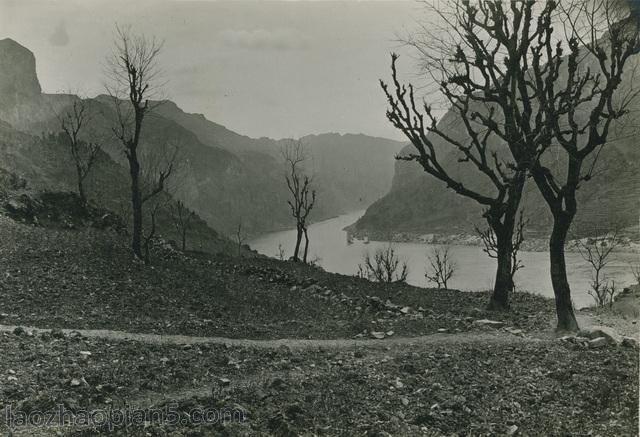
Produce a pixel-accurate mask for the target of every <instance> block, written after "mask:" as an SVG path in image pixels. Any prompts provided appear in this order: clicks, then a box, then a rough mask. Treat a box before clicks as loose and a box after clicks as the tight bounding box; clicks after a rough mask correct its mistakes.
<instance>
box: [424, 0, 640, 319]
mask: <svg viewBox="0 0 640 437" xmlns="http://www.w3.org/2000/svg"><path fill="white" fill-rule="evenodd" d="M443 3H447V4H448V5H449V6H450V7H449V8H448V10H447V12H446V13H445V12H441V13H440V17H441V18H442V21H443V22H444V23H446V24H445V27H446V28H447V30H448V31H449V32H450V33H449V35H453V37H452V38H449V39H447V38H440V39H437V41H439V42H441V43H442V45H443V46H445V47H449V46H452V45H453V46H454V47H455V51H453V52H450V53H449V56H446V57H442V56H433V55H432V53H431V52H426V55H425V58H426V62H425V64H426V68H427V69H428V70H429V71H435V72H440V73H441V72H442V71H445V72H447V71H451V70H450V69H448V68H447V67H449V66H450V64H451V63H453V64H454V65H455V68H454V71H455V73H452V74H448V75H445V79H447V78H448V80H445V81H444V84H445V86H444V87H443V88H445V90H444V92H445V95H450V96H453V97H454V102H452V104H453V105H455V104H456V102H458V101H461V102H462V103H463V107H464V102H466V101H467V100H472V101H474V102H475V103H476V104H477V105H482V106H483V107H484V108H483V110H475V111H473V112H472V118H473V119H474V120H477V122H478V123H480V124H482V125H483V126H484V127H485V128H486V129H487V135H489V133H490V134H492V135H494V136H496V137H498V138H500V139H502V140H503V142H504V143H505V145H506V146H507V149H508V150H509V152H510V155H511V158H512V159H513V161H514V162H513V163H511V165H509V167H514V168H516V169H517V170H518V171H526V172H527V173H528V174H529V175H531V176H532V178H533V180H534V182H535V184H536V186H537V187H538V189H539V191H540V192H541V193H542V196H543V198H544V199H545V201H546V203H547V204H548V206H549V209H550V211H551V214H552V216H553V229H552V232H551V237H550V240H549V251H550V264H551V269H550V270H551V281H552V284H553V289H554V294H555V297H556V312H557V316H558V325H557V326H558V330H568V331H574V330H577V329H578V324H577V322H576V319H575V314H574V311H573V305H572V302H571V290H570V287H569V283H568V281H567V271H566V262H565V257H564V246H565V242H566V237H567V233H568V231H569V229H570V226H571V223H572V222H573V218H574V217H575V214H576V212H577V200H576V192H577V190H578V188H579V187H580V186H582V184H583V183H586V182H587V181H588V180H590V179H591V178H592V176H593V175H594V168H595V166H596V163H597V159H598V156H599V155H600V151H601V150H602V148H603V146H604V145H605V144H606V142H607V139H608V137H609V133H610V128H611V126H612V122H613V121H614V120H617V119H619V118H621V117H622V116H623V115H625V113H626V112H627V108H628V106H629V104H630V103H631V102H632V101H633V100H634V99H635V98H636V97H637V94H638V90H634V89H629V90H626V91H625V93H624V95H623V94H621V93H620V91H619V90H618V88H619V85H620V83H621V80H622V75H623V72H624V71H625V69H626V66H627V61H628V60H629V58H630V57H631V56H632V55H633V54H634V53H637V51H638V48H639V44H638V26H637V20H635V19H634V18H633V17H632V16H628V17H626V18H625V17H624V16H623V14H622V13H621V12H620V11H621V8H618V7H617V5H614V2H612V1H611V0H592V1H587V2H583V1H580V2H578V1H575V2H572V1H570V0H566V1H555V0H544V1H543V2H535V1H532V0H526V1H519V2H516V1H513V2H509V3H506V2H502V1H498V0H477V1H475V2H469V1H463V0H450V1H449V2H446V1H443V2H439V6H440V7H441V9H442V7H443ZM456 40H457V41H456ZM420 47H421V46H420ZM438 83H440V81H439V82H438ZM449 84H452V85H454V86H455V88H454V89H455V90H457V92H456V93H453V92H449V91H448V89H451V88H449V87H448V86H446V85H449ZM614 97H615V98H614ZM457 104H458V105H459V104H460V103H457ZM470 135H471V136H472V137H473V135H472V134H471V133H470ZM550 151H553V152H554V155H555V156H554V158H555V159H551V158H550V157H548V154H549V152H550ZM427 158H428V156H427ZM423 159H424V158H423ZM547 163H553V165H549V164H547ZM563 166H564V168H562V167H563ZM555 167H559V169H556V168H555ZM554 170H558V171H555V172H554Z"/></svg>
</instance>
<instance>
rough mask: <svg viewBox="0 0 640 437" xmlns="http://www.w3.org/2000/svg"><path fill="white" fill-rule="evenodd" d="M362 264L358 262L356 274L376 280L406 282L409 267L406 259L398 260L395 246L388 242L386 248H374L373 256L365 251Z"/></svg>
mask: <svg viewBox="0 0 640 437" xmlns="http://www.w3.org/2000/svg"><path fill="white" fill-rule="evenodd" d="M362 260H363V264H358V272H357V273H356V276H358V277H360V278H365V279H368V280H370V281H377V282H406V280H407V276H408V275H409V268H408V267H407V263H406V261H402V262H401V261H400V257H399V256H398V254H397V253H396V250H395V248H394V247H393V246H392V245H391V244H389V246H387V247H386V248H384V249H382V248H380V249H376V251H375V253H374V255H373V258H372V257H371V255H370V254H369V252H367V253H365V254H364V256H363V258H362Z"/></svg>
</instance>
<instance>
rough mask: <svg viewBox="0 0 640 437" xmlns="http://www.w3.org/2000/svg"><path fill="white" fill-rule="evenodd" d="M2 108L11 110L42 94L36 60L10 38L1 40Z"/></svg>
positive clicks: (0, 82) (0, 101)
mask: <svg viewBox="0 0 640 437" xmlns="http://www.w3.org/2000/svg"><path fill="white" fill-rule="evenodd" d="M0 64H1V65H2V66H3V72H2V75H0V96H1V97H0V106H2V107H4V108H11V107H13V105H16V104H19V103H22V102H23V101H25V100H27V99H30V98H32V97H35V96H38V95H39V94H40V92H41V88H40V83H39V82H38V76H37V74H36V59H35V57H34V56H33V53H32V52H31V51H30V50H29V49H27V48H26V47H24V46H22V45H20V44H18V43H17V42H15V41H14V40H12V39H10V38H5V39H3V40H0Z"/></svg>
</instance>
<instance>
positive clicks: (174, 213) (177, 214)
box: [170, 200, 196, 252]
mask: <svg viewBox="0 0 640 437" xmlns="http://www.w3.org/2000/svg"><path fill="white" fill-rule="evenodd" d="M170 211H171V218H172V220H173V226H174V227H175V229H176V232H178V235H179V236H180V242H181V247H182V251H183V252H184V251H185V250H186V249H187V233H188V232H189V231H190V230H191V226H192V225H193V220H194V219H195V218H196V213H195V212H193V211H191V210H190V209H189V208H187V206H186V205H185V204H184V202H182V201H181V200H177V201H176V202H174V203H173V204H172V205H171V207H170Z"/></svg>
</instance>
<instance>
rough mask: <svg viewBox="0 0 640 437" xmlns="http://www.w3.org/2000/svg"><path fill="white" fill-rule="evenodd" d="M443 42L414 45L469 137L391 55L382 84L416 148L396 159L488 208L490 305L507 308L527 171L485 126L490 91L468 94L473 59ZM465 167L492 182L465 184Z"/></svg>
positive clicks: (391, 113)
mask: <svg viewBox="0 0 640 437" xmlns="http://www.w3.org/2000/svg"><path fill="white" fill-rule="evenodd" d="M449 32H450V33H453V32H457V31H456V30H449ZM440 41H441V40H438V39H437V38H435V37H434V39H429V38H427V39H425V40H423V41H421V42H417V41H413V42H411V44H412V45H414V46H415V47H416V48H418V49H419V50H420V52H421V54H423V55H424V56H425V57H426V61H427V62H429V63H432V64H433V65H431V68H432V69H431V70H430V71H431V72H432V74H434V75H435V72H434V69H437V71H438V77H437V79H436V80H437V83H439V84H440V90H439V91H440V93H441V94H442V95H443V96H444V98H445V100H446V102H447V104H448V105H449V106H450V108H451V110H452V111H453V113H455V116H456V120H455V121H456V122H457V123H458V124H459V129H461V130H463V131H464V133H465V135H464V136H462V137H461V136H460V135H457V134H453V135H452V134H451V133H450V129H449V126H448V125H443V123H440V120H439V119H438V118H437V117H436V115H435V112H434V110H433V109H432V107H431V106H430V105H428V104H427V103H426V102H418V100H417V98H416V96H415V90H414V87H413V85H411V84H409V85H404V84H402V83H401V82H400V80H399V79H398V73H397V68H396V64H397V60H398V56H397V55H395V54H393V55H392V62H391V71H392V80H393V86H392V88H390V87H389V86H388V85H387V84H386V83H385V82H383V81H381V82H380V83H381V86H382V89H383V90H384V92H385V94H386V96H387V100H388V102H389V109H388V110H387V118H388V119H389V121H391V123H392V124H393V125H394V126H395V127H396V128H398V129H399V130H400V131H402V132H403V133H404V135H405V136H406V137H407V138H408V139H409V140H410V141H411V144H412V145H413V147H414V148H415V150H416V152H417V153H410V154H408V155H403V156H397V157H396V158H397V159H400V160H405V161H415V162H418V163H419V164H420V165H421V166H422V168H423V169H424V171H425V172H427V173H428V174H430V175H431V176H433V177H435V178H437V179H438V180H440V181H442V182H443V183H444V184H445V185H446V186H447V187H448V188H449V189H451V190H453V191H454V192H455V193H457V194H459V195H461V196H464V197H467V198H469V199H472V200H474V201H475V202H477V203H479V204H480V205H482V206H483V207H484V214H483V215H484V217H485V219H486V221H487V223H488V225H489V227H490V228H491V231H492V232H493V234H494V235H495V240H496V259H497V271H496V281H495V285H494V289H493V294H492V296H491V300H490V302H489V308H490V309H496V310H505V309H508V308H509V293H510V292H511V291H512V289H513V281H512V280H511V271H512V269H513V267H512V264H511V263H512V257H511V254H512V253H513V246H512V244H513V232H514V227H515V223H516V214H517V211H518V207H519V205H520V201H521V198H522V191H523V187H524V183H525V176H526V173H525V172H524V171H523V170H521V169H519V168H518V167H517V166H515V165H514V163H513V161H512V160H508V159H506V158H504V157H501V156H500V155H499V153H498V149H497V147H496V146H497V145H499V144H500V142H501V141H502V140H503V138H502V137H500V135H497V134H496V133H495V132H494V131H493V130H491V129H490V128H488V127H487V126H486V125H487V124H494V123H496V119H497V117H498V114H497V113H498V112H499V111H497V110H496V109H495V107H491V109H488V110H487V112H488V113H489V115H488V116H487V117H485V118H484V119H483V118H481V117H479V116H478V113H479V111H481V110H483V109H486V108H487V107H486V104H487V102H488V101H489V100H490V98H489V96H488V94H489V90H488V89H487V90H483V89H479V90H477V91H474V92H469V90H468V89H467V88H465V87H464V86H463V83H462V79H461V75H462V74H466V73H461V72H460V69H461V68H464V67H467V68H471V67H470V66H469V65H468V64H472V63H473V60H472V59H468V58H465V57H461V56H460V51H459V46H456V45H453V44H439V43H437V42H440ZM434 42H436V43H434ZM460 64H462V67H461V65H460ZM501 65H503V64H501ZM504 70H505V72H504V74H508V64H504ZM434 78H435V76H434ZM450 152H453V153H455V154H456V155H457V156H458V162H457V163H456V164H449V165H447V164H446V161H447V159H448V155H449V154H450ZM461 165H464V167H465V169H467V171H474V172H477V173H478V174H479V175H481V176H482V178H483V180H485V181H486V182H487V183H488V186H486V187H484V188H482V187H473V186H471V185H469V184H466V183H464V182H463V175H461V176H455V172H456V171H457V170H458V168H459V167H460V166H461Z"/></svg>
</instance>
